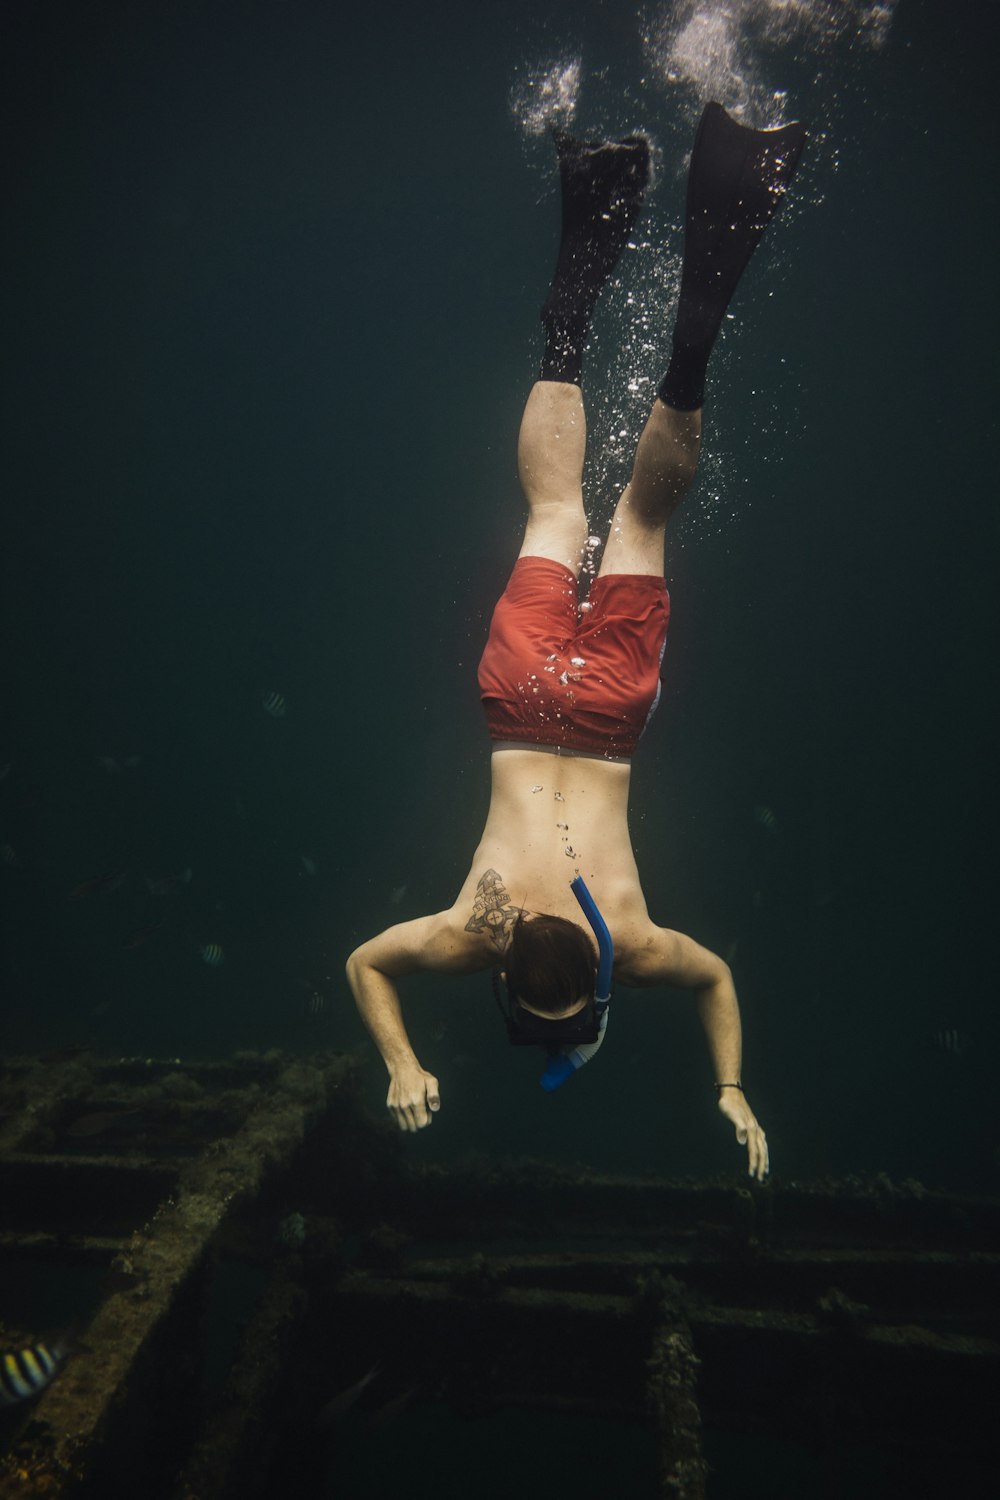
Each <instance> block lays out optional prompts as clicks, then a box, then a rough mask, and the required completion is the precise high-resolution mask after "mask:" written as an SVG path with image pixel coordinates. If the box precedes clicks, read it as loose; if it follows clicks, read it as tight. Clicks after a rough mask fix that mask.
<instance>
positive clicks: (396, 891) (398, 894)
mask: <svg viewBox="0 0 1000 1500" xmlns="http://www.w3.org/2000/svg"><path fill="white" fill-rule="evenodd" d="M409 889H410V887H409V886H408V885H397V886H393V888H392V890H391V891H390V892H389V900H390V901H391V902H392V904H393V906H398V905H399V903H400V902H401V901H402V899H403V897H404V896H405V895H406V893H407V891H408V890H409Z"/></svg>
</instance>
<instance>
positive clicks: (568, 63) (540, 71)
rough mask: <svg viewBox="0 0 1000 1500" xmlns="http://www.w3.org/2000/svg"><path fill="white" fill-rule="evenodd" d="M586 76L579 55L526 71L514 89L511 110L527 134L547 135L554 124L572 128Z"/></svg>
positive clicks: (560, 127) (562, 127)
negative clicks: (582, 81)
mask: <svg viewBox="0 0 1000 1500" xmlns="http://www.w3.org/2000/svg"><path fill="white" fill-rule="evenodd" d="M582 75H583V62H582V60H581V59H580V58H579V57H563V58H560V59H559V60H558V61H556V62H554V63H548V64H543V65H542V66H541V67H536V68H528V69H527V70H526V71H525V73H524V76H523V77H522V78H520V79H519V80H518V81H517V83H516V84H515V85H514V88H513V90H512V93H511V109H512V110H513V112H514V115H515V116H516V118H517V119H518V120H519V122H520V124H521V128H522V129H523V130H524V131H525V133H526V134H527V135H531V136H540V135H544V134H545V132H546V131H547V130H548V129H550V127H553V126H554V127H556V128H557V129H562V130H566V129H568V128H569V125H570V123H571V121H572V119H573V115H574V113H575V111H576V101H577V97H578V95H579V93H580V80H581V77H582Z"/></svg>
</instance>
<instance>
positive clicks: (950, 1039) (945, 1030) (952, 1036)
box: [931, 1026, 972, 1057]
mask: <svg viewBox="0 0 1000 1500" xmlns="http://www.w3.org/2000/svg"><path fill="white" fill-rule="evenodd" d="M971 1041H972V1038H971V1037H970V1036H969V1034H968V1032H966V1031H959V1030H958V1028H957V1026H943V1027H942V1028H941V1030H940V1031H935V1033H934V1035H933V1036H932V1037H931V1046H932V1047H933V1048H934V1051H935V1052H950V1053H951V1055H952V1056H953V1057H961V1056H962V1053H963V1052H966V1051H968V1048H969V1045H970V1043H971Z"/></svg>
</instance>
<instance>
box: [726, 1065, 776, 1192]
mask: <svg viewBox="0 0 1000 1500" xmlns="http://www.w3.org/2000/svg"><path fill="white" fill-rule="evenodd" d="M719 1108H720V1109H721V1111H722V1113H723V1114H724V1115H725V1117H726V1119H727V1120H730V1121H731V1122H732V1123H733V1124H734V1125H735V1126H736V1139H737V1140H738V1141H739V1143H740V1145H741V1146H746V1148H747V1156H748V1157H749V1160H750V1167H749V1171H750V1176H751V1177H756V1179H757V1181H758V1182H763V1181H764V1178H765V1177H766V1176H767V1174H768V1171H769V1170H770V1164H769V1162H768V1158H767V1137H766V1135H765V1134H764V1132H763V1130H761V1128H760V1126H759V1125H758V1124H757V1121H756V1119H755V1117H754V1112H753V1110H752V1109H751V1108H750V1106H749V1104H748V1103H747V1101H746V1099H745V1098H744V1097H743V1095H742V1094H741V1093H740V1091H739V1089H733V1088H729V1089H723V1090H722V1091H721V1093H720V1094H719Z"/></svg>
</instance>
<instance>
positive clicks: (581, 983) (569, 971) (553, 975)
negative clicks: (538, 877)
mask: <svg viewBox="0 0 1000 1500" xmlns="http://www.w3.org/2000/svg"><path fill="white" fill-rule="evenodd" d="M505 963H506V974H505V977H506V980H507V993H508V995H509V997H510V999H511V1001H512V1002H513V1003H515V1004H517V1005H518V1006H520V1007H522V1008H523V1009H525V1010H527V1011H528V1012H530V1013H531V1014H533V1015H537V1016H545V1017H548V1018H549V1019H552V1020H565V1019H568V1018H569V1017H571V1016H573V1015H576V1014H577V1013H579V1012H581V1011H583V1010H586V1009H592V1008H593V1004H594V985H595V981H596V978H597V971H596V967H595V964H594V945H593V943H592V942H591V940H590V938H589V937H588V936H587V934H586V933H585V932H584V930H583V928H582V927H578V926H577V925H576V923H575V922H570V921H568V920H567V919H566V918H565V917H550V916H546V915H545V914H544V913H538V914H537V915H533V916H531V917H530V919H529V918H526V917H525V914H524V912H522V913H521V914H520V915H519V916H518V918H517V920H516V922H515V923H514V928H513V931H512V933H511V938H510V946H509V947H508V949H507V953H506V956H505Z"/></svg>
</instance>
